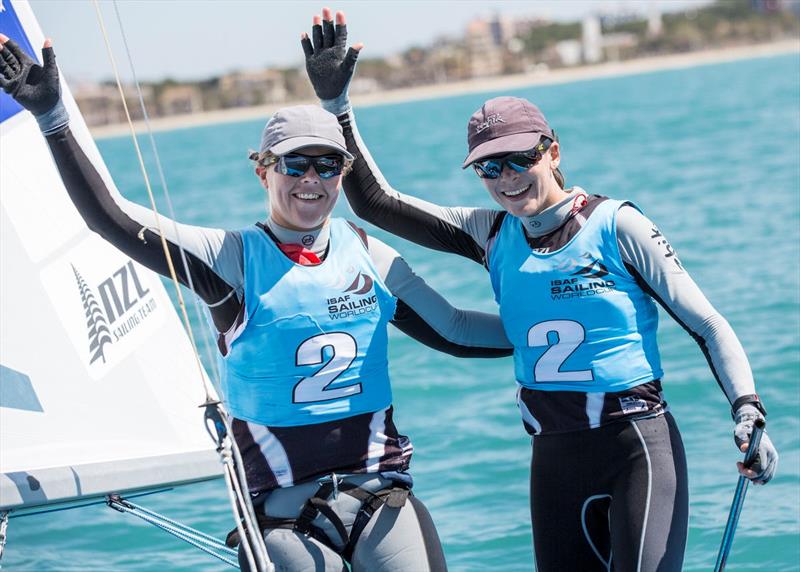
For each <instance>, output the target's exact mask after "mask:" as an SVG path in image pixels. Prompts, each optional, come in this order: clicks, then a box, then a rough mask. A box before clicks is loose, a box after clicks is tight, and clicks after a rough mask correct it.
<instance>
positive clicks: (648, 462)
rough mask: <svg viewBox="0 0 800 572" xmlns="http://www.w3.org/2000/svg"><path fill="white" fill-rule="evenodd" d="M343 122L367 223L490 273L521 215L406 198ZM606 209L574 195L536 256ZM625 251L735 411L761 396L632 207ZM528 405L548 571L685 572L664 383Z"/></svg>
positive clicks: (546, 221) (539, 547)
mask: <svg viewBox="0 0 800 572" xmlns="http://www.w3.org/2000/svg"><path fill="white" fill-rule="evenodd" d="M339 122H340V124H342V126H343V128H344V134H345V139H346V141H347V147H348V150H349V151H350V152H351V153H352V154H353V155H354V156H355V157H356V160H355V163H354V168H353V172H352V173H351V174H350V175H349V176H348V177H346V178H345V181H344V189H345V192H346V194H347V198H348V201H349V202H350V204H351V206H352V208H353V210H354V211H355V213H356V214H357V215H358V216H360V217H362V218H364V219H365V220H368V221H369V222H371V223H373V224H375V225H377V226H379V227H381V228H383V229H385V230H388V231H389V232H392V233H394V234H397V235H399V236H402V237H403V238H406V239H408V240H411V241H413V242H416V243H418V244H421V245H423V246H427V247H429V248H433V249H436V250H440V251H444V252H450V253H454V254H459V255H461V256H465V257H467V258H469V259H471V260H474V261H475V262H478V263H480V264H483V265H484V266H486V265H487V260H488V258H487V254H488V253H489V252H490V250H491V248H492V245H493V243H494V239H495V236H496V234H497V232H498V230H499V229H500V226H501V224H502V221H503V219H504V217H506V216H511V215H508V214H507V213H506V212H505V211H500V210H493V209H484V208H467V207H442V206H439V205H435V204H432V203H430V202H427V201H424V200H421V199H418V198H416V197H411V196H408V195H404V194H401V193H399V192H397V191H395V190H394V189H392V188H391V186H390V185H389V183H388V182H387V181H386V180H385V179H384V178H383V175H382V174H381V172H380V170H379V169H378V167H377V165H376V164H375V162H374V161H373V160H372V158H371V156H370V155H369V152H368V150H367V148H366V145H365V144H364V142H363V141H362V139H361V137H360V135H359V133H358V131H357V129H356V126H355V117H354V114H353V112H352V111H350V112H348V113H345V114H342V115H340V116H339ZM604 200H605V198H604V197H600V196H596V195H586V193H584V192H583V191H582V190H581V189H574V190H572V192H571V193H570V194H569V196H568V197H567V198H566V199H565V200H564V201H563V202H562V203H560V204H558V205H555V206H553V207H551V208H549V209H547V210H545V211H543V212H542V213H540V214H538V215H536V216H535V217H529V218H528V219H527V220H523V221H522V222H523V228H525V232H526V238H527V241H528V244H529V245H530V247H531V249H532V250H535V251H537V252H545V253H546V252H553V251H556V250H558V249H560V248H561V247H563V246H564V245H566V244H567V243H569V242H570V241H571V240H572V238H573V237H575V235H576V234H577V233H578V232H579V231H580V230H581V228H582V226H583V224H584V222H585V221H586V220H587V219H588V218H589V217H591V215H592V212H593V210H594V209H595V207H596V206H597V205H598V204H600V203H601V202H602V201H604ZM617 242H618V246H619V251H620V255H621V257H622V261H623V263H624V265H625V268H626V270H627V271H628V272H629V273H630V275H631V276H632V277H633V278H634V279H635V281H636V283H637V284H638V285H639V286H640V287H641V288H642V290H644V291H645V292H646V293H647V294H649V295H650V296H651V297H652V298H653V299H654V300H656V301H657V302H658V303H659V304H660V305H661V306H662V307H663V308H664V309H665V310H666V311H667V312H668V313H669V314H670V315H671V316H672V317H673V318H674V319H675V320H676V321H677V322H678V323H680V324H681V325H682V326H683V327H684V328H685V329H686V330H687V332H689V333H690V334H691V335H692V337H693V338H694V339H695V340H696V341H697V342H698V344H699V345H700V348H701V349H702V351H703V353H704V354H705V356H706V358H707V360H708V363H709V366H710V368H711V371H712V372H713V374H714V377H715V379H716V380H717V382H718V383H719V385H720V387H721V388H722V390H723V391H724V393H725V395H726V397H727V398H728V400H729V401H730V402H731V403H733V402H734V401H735V400H736V399H737V398H738V397H740V396H743V395H749V394H753V393H755V390H754V383H753V377H752V372H751V370H750V366H749V363H748V361H747V357H746V356H745V354H744V350H743V349H742V347H741V344H739V342H738V340H737V338H736V336H735V334H734V333H733V330H732V329H731V328H730V325H729V324H728V323H727V321H726V320H725V319H724V318H723V317H722V316H721V315H720V314H719V313H718V312H716V310H714V308H713V307H712V306H711V304H710V303H709V302H708V300H707V299H706V298H705V296H703V294H702V292H701V291H700V289H699V288H698V287H697V285H696V284H695V283H694V282H693V281H692V279H691V278H690V277H689V275H688V273H687V272H686V270H685V269H684V268H683V266H682V265H681V263H680V261H679V260H678V257H677V256H676V253H675V251H674V250H673V249H672V247H671V246H670V244H669V242H668V241H667V240H666V238H665V237H664V236H663V235H662V233H661V232H660V231H659V230H658V228H657V227H656V226H655V225H654V224H653V223H652V221H650V220H649V219H648V218H647V217H645V216H644V215H643V214H641V213H640V212H639V211H638V210H636V209H635V208H633V207H631V206H622V207H621V208H620V210H619V212H618V215H617ZM534 303H535V302H534ZM518 405H519V408H520V411H521V413H522V419H523V423H524V426H525V429H526V430H527V431H528V432H529V433H530V434H531V435H533V456H532V464H531V467H532V468H531V511H532V520H533V532H534V546H535V553H536V560H537V568H538V569H539V570H542V571H545V570H546V571H556V572H561V571H566V570H580V571H584V570H610V569H616V570H670V571H671V570H680V568H681V565H682V561H683V553H684V549H685V544H686V532H687V525H688V522H687V521H688V493H687V476H686V461H685V453H684V450H683V445H682V442H681V439H680V434H679V432H678V430H677V427H676V425H675V421H674V419H673V418H672V415H671V414H670V413H669V411H668V406H667V403H666V402H665V401H664V399H663V395H662V393H661V381H660V380H659V379H653V380H650V381H648V382H645V383H642V384H641V385H638V386H636V387H633V388H631V389H629V390H627V391H624V392H621V393H588V392H582V391H534V390H531V389H528V388H525V387H520V390H519V393H518Z"/></svg>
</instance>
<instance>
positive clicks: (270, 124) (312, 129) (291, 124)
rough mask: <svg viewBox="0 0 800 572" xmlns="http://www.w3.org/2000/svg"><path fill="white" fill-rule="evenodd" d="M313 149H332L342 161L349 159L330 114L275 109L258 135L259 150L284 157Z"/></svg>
mask: <svg viewBox="0 0 800 572" xmlns="http://www.w3.org/2000/svg"><path fill="white" fill-rule="evenodd" d="M316 145H321V146H323V147H330V148H332V149H336V152H337V153H341V154H342V155H344V157H345V159H349V160H352V159H353V156H352V155H351V154H350V153H349V152H348V151H347V146H346V144H345V141H344V134H343V133H342V126H341V125H339V121H338V120H337V119H336V116H335V115H334V114H333V113H330V112H329V111H325V110H324V109H322V108H321V107H319V106H316V105H295V106H292V107H284V108H283V109H279V110H278V111H276V112H275V113H274V114H273V115H272V117H270V119H269V121H267V124H266V126H265V127H264V131H263V132H262V133H261V147H260V148H259V150H260V151H261V152H262V153H263V152H264V151H269V152H271V153H272V154H273V155H286V154H287V153H291V152H292V151H297V150H298V149H301V148H303V147H311V146H316Z"/></svg>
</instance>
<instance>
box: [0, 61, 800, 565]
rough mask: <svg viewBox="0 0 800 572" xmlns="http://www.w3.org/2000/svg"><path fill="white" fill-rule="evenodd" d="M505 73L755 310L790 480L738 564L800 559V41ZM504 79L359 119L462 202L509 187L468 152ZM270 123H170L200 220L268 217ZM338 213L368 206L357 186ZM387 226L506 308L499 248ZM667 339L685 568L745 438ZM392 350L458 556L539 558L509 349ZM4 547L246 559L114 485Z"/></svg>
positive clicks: (397, 389)
mask: <svg viewBox="0 0 800 572" xmlns="http://www.w3.org/2000/svg"><path fill="white" fill-rule="evenodd" d="M506 93H510V94H512V95H517V96H522V97H528V98H530V99H532V100H533V101H535V102H537V103H538V104H539V105H540V106H541V108H542V109H543V110H544V112H545V113H546V115H547V117H548V119H549V121H550V122H551V124H552V125H553V126H555V128H556V130H557V131H558V133H559V135H560V138H561V144H562V153H563V162H562V167H563V171H564V172H565V174H566V176H567V182H568V184H574V185H580V186H582V187H584V188H585V189H587V190H588V191H589V192H592V193H598V194H604V195H609V196H612V197H616V198H628V199H631V200H633V201H635V202H636V203H637V204H638V205H639V206H640V207H641V208H642V209H643V210H644V211H645V213H647V214H648V215H649V216H650V217H651V218H652V219H653V220H654V221H655V222H656V223H657V224H658V225H659V226H660V228H661V230H662V231H663V232H664V233H665V235H666V236H667V237H668V238H669V239H670V242H671V243H672V245H673V246H674V247H675V248H676V249H677V251H678V253H679V255H680V257H681V260H682V262H683V264H684V266H685V267H686V268H687V269H688V270H689V272H690V273H691V274H692V276H693V277H694V279H695V281H696V282H698V284H699V285H700V286H701V288H702V289H703V290H704V292H705V293H706V295H707V296H708V298H709V299H710V300H711V302H712V303H713V304H714V305H715V306H716V308H717V309H718V310H720V311H721V312H722V314H723V315H724V316H725V317H726V318H727V319H728V320H729V321H730V323H731V324H732V326H733V328H734V329H735V330H736V332H737V334H738V336H739V338H740V340H741V342H742V344H743V345H744V347H745V349H746V351H747V353H748V356H749V358H750V361H751V364H752V367H753V371H754V374H755V377H756V380H757V384H758V390H759V393H760V394H761V396H762V398H763V400H764V402H765V404H766V406H767V408H768V410H769V419H768V423H769V434H770V436H771V437H772V440H773V441H774V443H775V444H776V446H777V448H778V450H779V452H780V454H781V459H780V466H779V469H778V474H777V476H776V477H775V479H774V480H773V482H771V483H770V484H769V485H768V486H766V487H752V488H751V489H750V492H749V493H748V498H747V502H746V503H745V507H744V511H743V514H742V518H741V521H740V524H739V528H738V531H737V534H736V540H735V543H734V546H733V551H732V554H731V556H730V559H729V565H728V568H729V569H730V570H763V571H775V572H778V571H790V570H800V349H799V348H800V60H799V59H798V56H797V55H796V54H794V55H790V56H781V57H773V58H767V59H756V60H749V61H739V62H735V63H726V64H721V65H709V66H703V67H695V68H690V69H684V70H673V71H661V72H653V73H647V74H642V75H635V76H628V77H619V78H609V79H600V80H591V81H582V82H575V83H570V84H564V85H555V86H540V87H532V88H527V89H518V90H513V91H510V92H506ZM494 95H500V94H499V93H485V94H473V95H465V96H457V97H450V98H446V99H436V100H429V101H418V102H410V103H404V104H397V105H391V106H379V107H373V108H368V109H363V110H357V111H358V121H359V127H360V129H361V132H362V135H363V136H364V139H365V140H366V142H367V143H368V145H369V148H370V150H371V152H372V153H373V155H374V157H375V158H376V159H377V161H378V164H379V165H380V166H381V167H382V169H383V172H384V174H385V176H386V177H387V179H388V180H389V181H390V182H391V183H392V184H393V186H394V187H395V188H397V189H398V190H400V191H402V192H404V193H408V194H411V195H415V196H418V197H421V198H424V199H428V200H431V201H434V202H437V203H440V204H445V205H473V206H488V207H491V206H493V203H492V202H491V199H490V198H489V197H488V195H487V194H486V193H485V191H484V190H483V187H482V185H481V184H480V183H479V181H478V180H477V178H476V177H475V176H474V174H472V172H470V171H462V170H461V169H460V164H461V160H462V159H463V156H464V155H465V153H466V144H465V125H466V120H467V118H468V117H469V115H470V114H471V113H472V111H473V110H474V109H475V108H477V107H478V106H479V105H480V103H481V102H482V101H483V100H484V99H486V98H488V97H490V96H494ZM262 125H263V121H252V122H246V123H239V124H229V125H220V126H209V127H200V128H192V129H183V130H175V131H171V132H163V133H158V134H156V140H157V144H158V147H159V151H160V156H161V160H162V163H163V165H164V169H165V174H166V179H167V181H168V184H169V187H170V194H171V197H172V201H173V204H174V208H175V212H176V213H177V216H178V218H179V220H181V221H182V222H187V223H192V224H198V225H209V226H217V227H227V228H238V227H241V226H243V225H247V224H250V223H253V222H254V221H256V220H259V219H261V218H263V217H264V213H265V205H264V195H263V192H262V190H261V188H260V187H259V185H258V183H257V181H256V179H255V177H254V175H253V173H252V170H251V167H250V165H249V162H248V161H247V158H246V157H247V150H248V148H252V147H255V146H257V144H258V141H259V134H260V130H261V127H262ZM99 146H100V149H101V151H102V153H103V156H104V158H105V160H106V162H107V163H108V166H109V168H110V170H111V172H112V173H113V175H114V177H115V180H116V182H117V185H118V187H119V188H120V189H122V190H123V192H124V193H125V194H126V196H128V197H129V198H131V199H132V200H136V201H139V202H145V200H146V199H145V194H144V188H143V184H142V177H141V174H140V172H139V169H138V165H137V163H136V161H135V156H134V154H133V148H132V144H131V142H130V140H129V139H126V138H119V139H108V140H103V141H100V142H99ZM148 162H149V163H151V164H152V160H151V159H150V160H149V161H148ZM154 178H155V177H154ZM157 194H159V195H160V191H158V190H157ZM161 208H162V212H163V209H164V206H163V205H161ZM337 214H339V215H342V216H349V217H351V218H352V217H353V215H352V214H351V213H350V212H349V210H348V208H347V205H346V203H345V201H344V199H342V201H341V202H340V204H339V205H338V206H337ZM367 228H368V230H370V231H372V232H373V233H374V234H375V235H376V236H378V237H380V238H381V239H383V240H385V241H386V242H388V243H389V244H391V245H393V246H394V247H396V248H397V249H398V250H399V251H400V252H401V253H403V255H404V256H405V257H406V259H407V260H408V261H409V262H410V263H411V265H412V266H413V268H414V269H415V271H416V272H417V273H418V274H420V275H421V276H423V277H424V278H425V279H426V280H427V281H428V282H429V283H430V284H432V285H433V286H434V287H436V288H437V289H438V290H439V291H441V292H442V293H443V294H444V295H445V296H446V297H447V298H448V299H450V300H451V302H452V303H453V304H455V305H457V306H460V307H465V308H473V309H480V310H484V311H492V310H494V308H495V304H494V302H493V297H492V293H491V289H490V286H489V282H488V279H487V275H486V272H485V271H484V270H483V269H482V268H481V267H480V266H479V265H476V264H474V263H472V262H470V261H467V260H462V259H459V258H457V257H454V256H448V255H444V254H441V253H435V252H432V251H428V250H425V249H422V248H420V247H418V246H415V245H413V244H410V243H408V242H405V241H403V240H400V239H398V238H395V237H393V236H389V235H387V234H386V233H384V232H382V231H380V230H377V229H374V228H371V227H369V226H368V225H367ZM659 341H660V346H661V350H662V358H663V362H664V366H665V371H666V374H665V376H664V388H665V393H666V397H667V399H668V401H669V402H670V404H671V406H672V410H673V412H674V414H675V417H676V419H677V421H678V424H679V426H680V427H681V429H682V432H683V438H684V441H685V445H686V449H687V454H688V463H689V487H690V498H691V501H690V502H691V506H690V510H691V514H690V522H689V526H690V529H689V538H688V548H687V552H686V559H685V567H684V569H685V570H709V569H711V568H712V567H713V564H714V561H715V558H716V553H717V550H718V547H719V542H720V538H721V535H722V530H723V528H724V525H725V521H726V518H727V514H728V510H729V507H730V501H731V498H732V493H733V489H734V486H735V483H736V479H737V473H736V470H735V466H734V465H735V462H736V461H737V460H739V458H740V454H739V453H738V452H737V450H736V449H735V447H734V444H733V439H732V428H733V425H732V423H731V420H730V414H729V410H728V406H727V402H726V400H725V398H724V397H723V395H722V392H721V391H720V390H719V388H718V387H717V384H716V383H715V381H714V379H713V377H712V375H711V372H710V371H709V368H708V366H707V364H706V361H705V359H704V358H703V355H702V353H701V351H700V349H699V348H698V347H697V345H696V344H695V342H694V341H693V340H692V339H691V338H690V337H689V336H688V335H687V334H686V333H685V332H684V331H683V330H682V329H681V328H680V327H679V326H678V325H677V324H675V323H674V322H673V321H672V320H671V319H670V318H669V317H668V316H667V315H666V314H663V313H662V321H661V328H660V331H659ZM390 359H391V373H392V379H393V385H394V404H395V408H396V421H397V424H398V427H399V429H400V430H401V431H402V432H404V433H406V434H408V435H410V436H411V437H412V439H413V440H414V444H415V455H414V461H413V465H412V469H413V472H414V475H415V478H416V487H415V492H416V494H417V496H418V497H419V498H420V499H422V500H423V501H424V502H425V503H426V505H427V506H428V508H429V509H430V511H431V513H432V515H433V518H434V521H435V522H436V524H437V526H438V530H439V534H440V536H441V539H442V542H443V544H444V549H445V552H446V556H447V560H448V563H449V566H450V569H451V570H453V571H464V572H466V571H483V570H498V571H522V570H532V569H533V560H532V549H531V529H530V517H529V509H528V466H529V462H530V440H529V438H528V437H527V435H526V434H525V432H524V431H523V428H522V424H521V422H520V420H519V417H518V413H517V410H516V407H515V404H514V392H515V386H514V381H513V376H512V364H511V360H510V358H508V359H501V360H458V359H455V358H452V357H449V356H446V355H442V354H438V353H436V352H434V351H433V350H429V349H427V348H425V347H422V346H420V345H418V344H417V343H415V342H414V341H412V340H410V339H408V338H405V337H404V336H403V335H402V334H400V333H399V332H397V331H393V332H392V334H391V351H390ZM567 478H569V476H568V475H565V479H567ZM552 494H558V491H552ZM141 503H142V504H144V505H145V506H148V507H150V508H152V509H154V510H157V511H159V512H162V513H164V514H166V515H168V516H170V517H172V518H175V519H178V520H181V521H183V522H186V523H187V524H189V525H191V526H194V527H197V528H200V529H201V530H204V531H206V532H208V533H211V534H214V535H215V536H218V537H224V535H225V534H226V533H227V532H228V530H229V529H230V528H232V526H233V524H232V519H231V516H230V509H229V506H228V502H227V497H226V494H225V491H224V486H223V484H222V482H221V481H215V482H209V483H204V484H199V485H193V486H189V487H183V488H179V489H175V490H172V491H169V492H166V493H163V494H159V495H152V496H149V497H146V498H145V499H141ZM5 552H6V554H5V556H4V558H3V562H2V563H3V565H4V567H5V568H6V569H8V570H36V571H40V570H125V571H163V570H184V571H188V570H224V569H226V568H227V566H225V565H224V564H221V563H219V562H217V561H215V560H213V559H211V558H209V557H208V556H205V555H204V554H202V553H200V552H198V551H196V550H194V549H192V548H190V547H188V546H187V545H184V544H183V543H180V542H179V541H177V540H175V539H173V538H172V537H170V536H168V535H166V534H164V533H162V532H160V531H158V530H157V529H154V528H151V527H149V526H147V525H145V524H143V523H141V521H139V520H138V519H135V518H133V517H131V516H128V515H122V514H120V513H117V512H115V511H112V510H109V509H108V508H106V507H105V506H103V505H99V506H92V507H86V508H80V509H75V510H70V511H64V512H56V513H51V514H46V515H36V516H29V517H25V518H18V519H13V520H12V521H11V523H10V526H9V530H8V545H7V547H6V551H5Z"/></svg>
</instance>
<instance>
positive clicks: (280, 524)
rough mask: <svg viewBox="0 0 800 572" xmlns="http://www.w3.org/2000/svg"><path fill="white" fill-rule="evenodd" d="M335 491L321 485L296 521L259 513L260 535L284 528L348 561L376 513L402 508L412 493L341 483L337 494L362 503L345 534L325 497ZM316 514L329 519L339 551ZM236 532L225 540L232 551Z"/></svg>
mask: <svg viewBox="0 0 800 572" xmlns="http://www.w3.org/2000/svg"><path fill="white" fill-rule="evenodd" d="M335 488H337V487H335V486H334V484H333V483H330V482H328V483H323V484H322V485H320V487H319V490H317V492H316V493H315V494H314V496H313V497H310V498H309V499H308V500H307V501H306V503H305V505H304V506H303V510H302V511H301V512H300V515H299V516H298V517H297V518H275V517H270V516H267V515H265V514H263V513H258V514H257V515H256V516H257V520H258V528H259V530H260V531H261V533H262V534H263V533H264V531H265V530H268V529H272V528H283V529H291V530H295V531H297V532H299V533H301V534H304V535H306V536H310V537H312V538H314V539H316V540H317V541H319V542H320V543H322V544H324V545H325V546H327V547H329V548H330V549H331V550H333V551H335V552H337V553H338V554H341V555H342V556H343V557H344V558H345V559H346V560H347V561H348V562H349V561H350V560H351V558H352V556H353V551H354V550H355V547H356V543H357V542H358V539H359V537H360V536H361V533H362V532H363V531H364V528H366V526H367V524H368V523H369V521H370V519H371V518H372V516H373V515H374V514H375V513H376V512H378V509H380V508H381V506H383V505H384V504H386V506H388V507H390V508H401V507H402V506H403V505H405V503H406V500H407V499H408V496H409V495H411V494H413V493H412V492H411V491H410V490H409V489H408V488H407V487H406V486H404V485H402V484H399V485H396V486H394V487H392V488H391V489H383V490H382V491H378V492H377V493H372V492H370V491H367V490H364V489H362V488H360V487H358V486H357V485H353V484H351V483H341V484H340V485H339V486H338V490H339V492H342V493H344V494H347V495H350V496H352V497H353V498H355V499H356V500H359V501H361V508H360V509H359V511H358V513H357V514H356V518H355V520H354V521H353V526H352V528H351V529H350V534H348V533H347V527H345V525H344V523H343V522H342V519H341V518H339V515H338V514H336V512H335V511H334V510H333V508H332V507H331V505H330V504H328V502H327V500H326V499H327V498H328V497H329V496H330V495H331V493H332V492H333V491H334V489H335ZM319 514H322V515H324V516H325V518H327V519H328V522H330V523H331V524H332V525H333V526H334V528H335V529H336V532H337V533H338V534H339V537H340V540H341V548H340V547H339V546H337V545H336V544H335V543H334V542H333V540H332V539H331V538H330V537H329V536H328V534H326V533H325V531H323V530H322V529H321V528H320V527H318V526H316V525H315V524H313V521H314V519H316V518H317V516H318V515H319ZM239 540H240V539H239V533H238V531H237V529H233V530H232V531H231V532H229V533H228V536H227V537H226V538H225V544H226V545H227V546H228V547H230V548H235V547H236V546H237V545H238V544H239Z"/></svg>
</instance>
